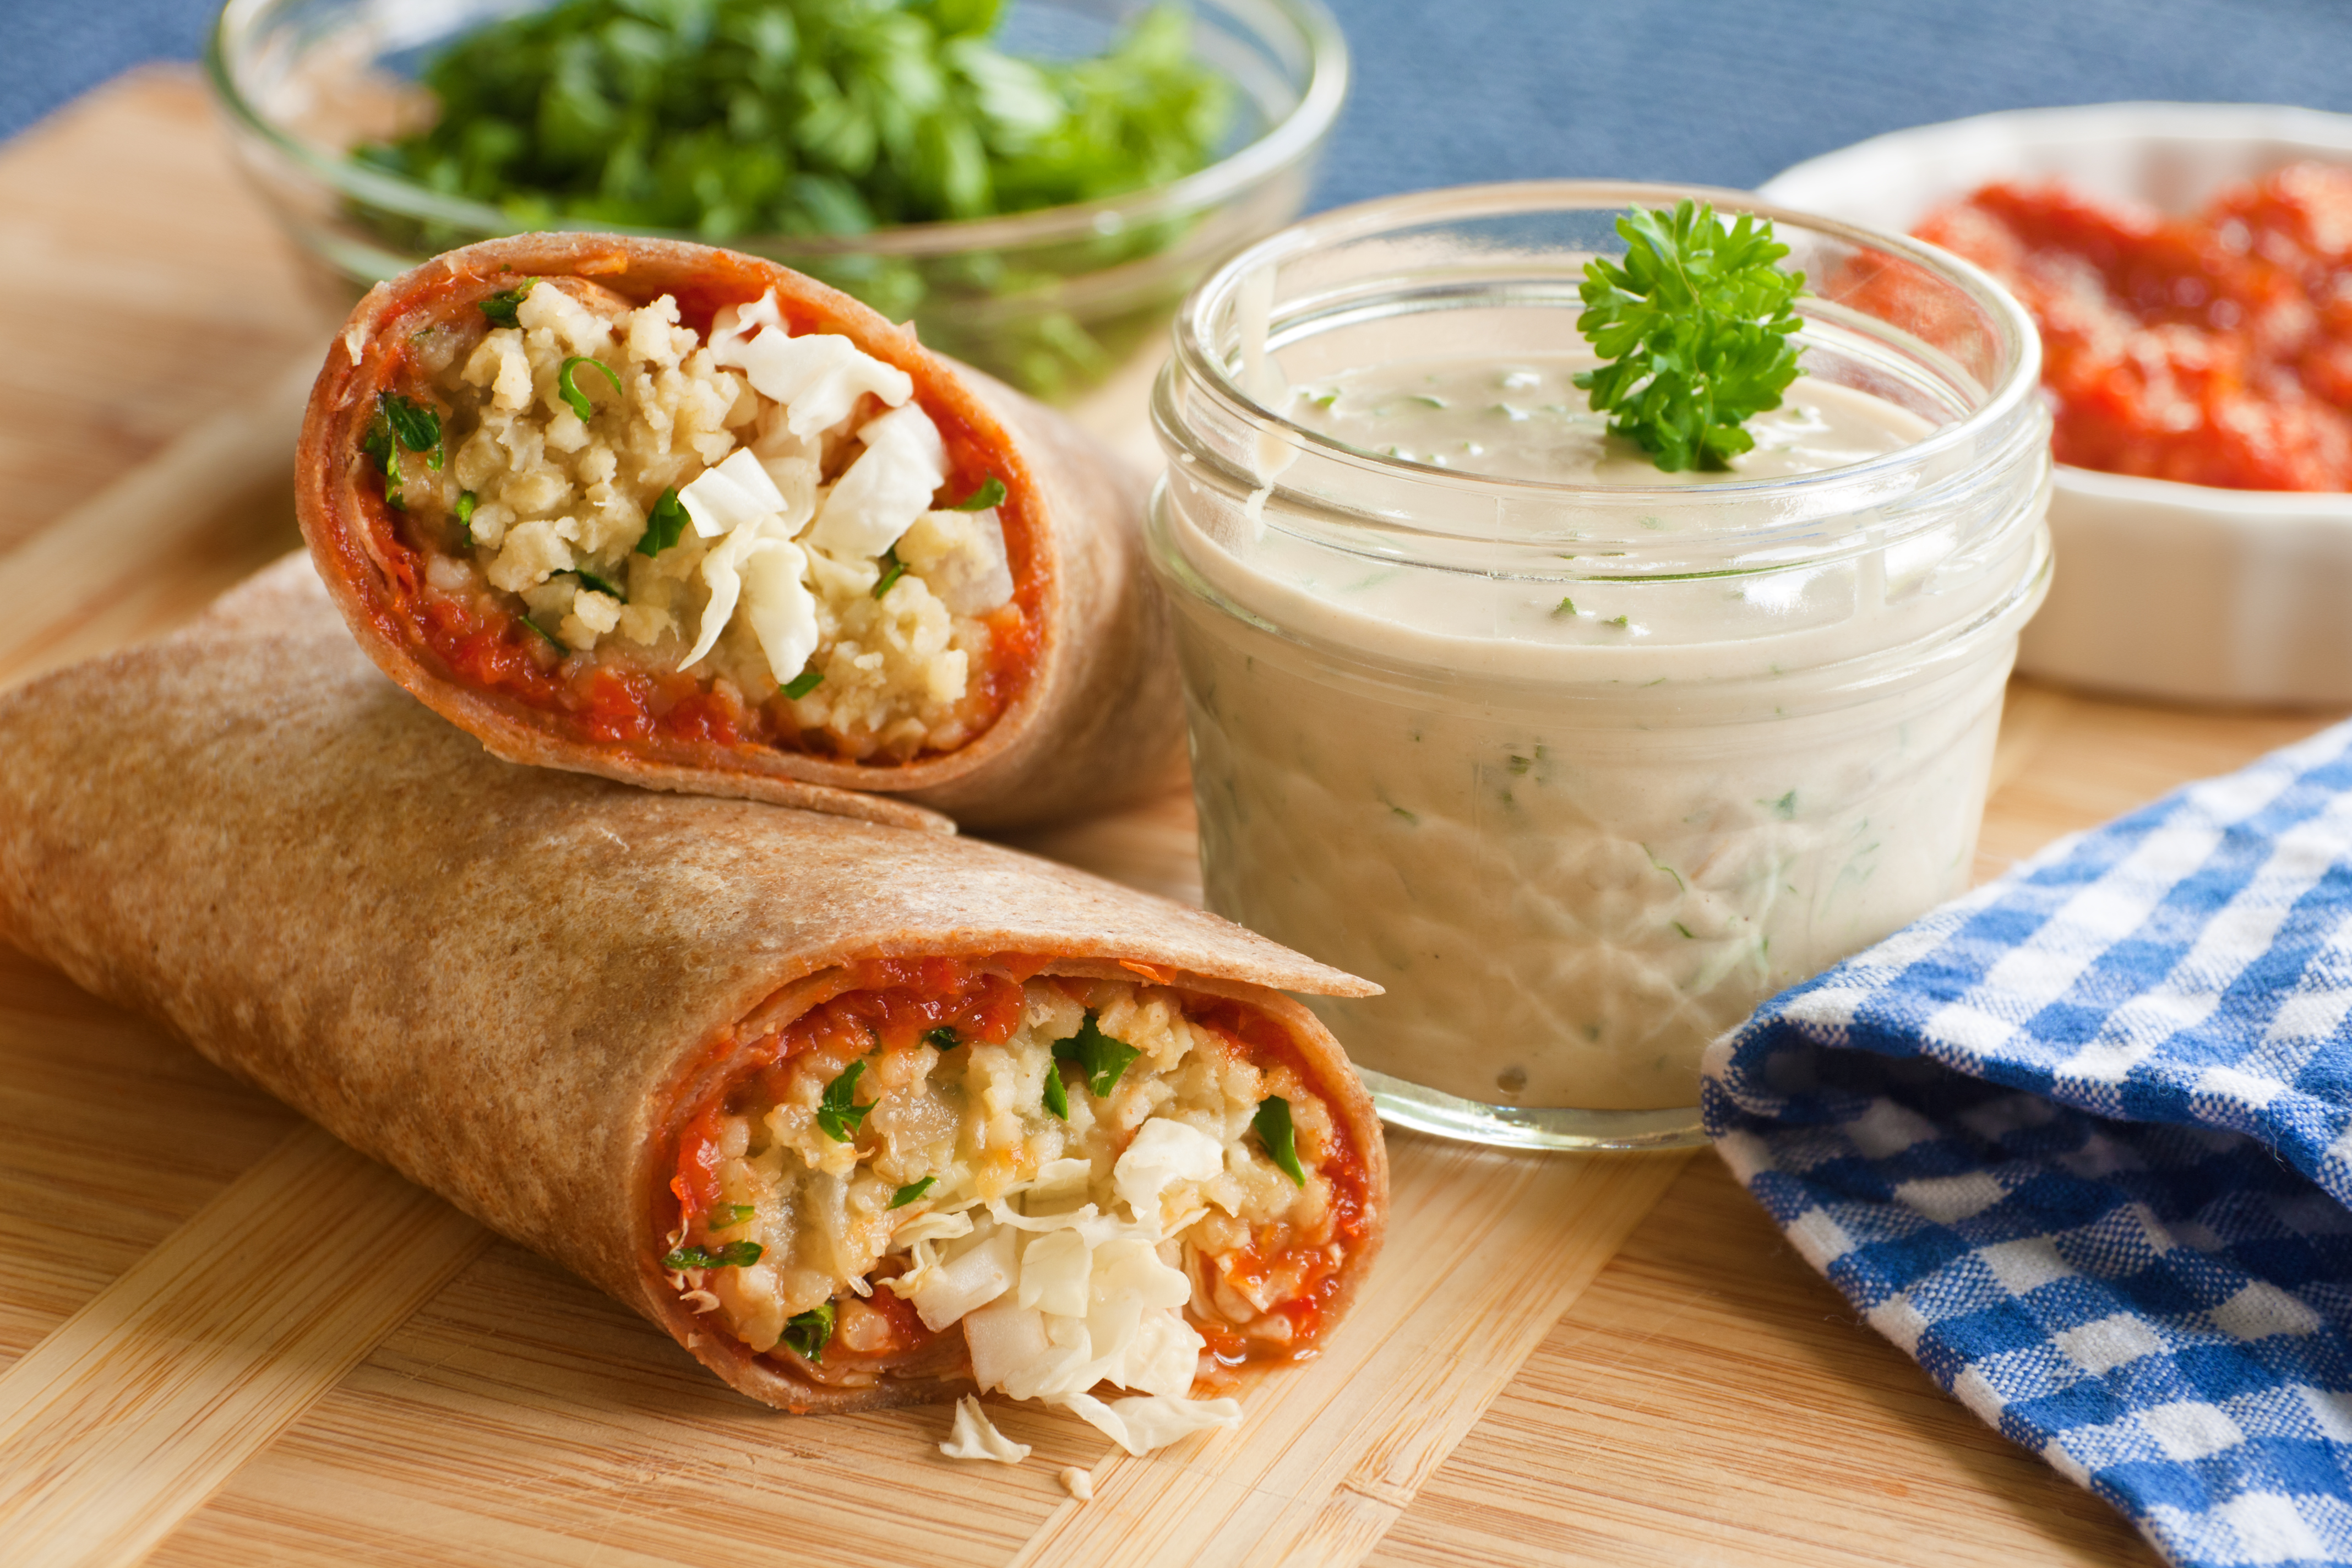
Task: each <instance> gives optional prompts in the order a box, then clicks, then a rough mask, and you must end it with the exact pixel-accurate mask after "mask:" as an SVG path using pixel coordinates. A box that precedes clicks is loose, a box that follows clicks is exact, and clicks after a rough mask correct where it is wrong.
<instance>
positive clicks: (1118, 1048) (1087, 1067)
mask: <svg viewBox="0 0 2352 1568" xmlns="http://www.w3.org/2000/svg"><path fill="white" fill-rule="evenodd" d="M1142 1054H1143V1053H1142V1052H1141V1051H1139V1050H1137V1049H1136V1048H1135V1047H1133V1046H1130V1045H1129V1044H1128V1043H1127V1042H1126V1041H1125V1040H1118V1039H1113V1038H1112V1037H1110V1036H1108V1035H1106V1034H1104V1033H1103V1032H1102V1026H1100V1025H1099V1024H1097V1022H1096V1021H1095V1015H1094V1014H1092V1013H1091V1012H1090V1013H1088V1014H1087V1020H1086V1022H1085V1023H1083V1024H1080V1025H1079V1026H1078V1032H1077V1033H1076V1034H1075V1035H1072V1036H1071V1037H1069V1038H1068V1039H1066V1040H1055V1042H1054V1059H1055V1061H1057V1062H1076V1063H1077V1064H1078V1070H1079V1071H1080V1072H1082V1073H1084V1074H1086V1078H1087V1088H1088V1089H1091V1090H1093V1091H1094V1097H1095V1098H1096V1099H1097V1100H1100V1099H1102V1098H1103V1097H1104V1096H1105V1095H1107V1094H1108V1093H1109V1092H1110V1091H1111V1089H1113V1087H1115V1086H1116V1085H1117V1084H1118V1075H1119V1074H1121V1073H1123V1072H1125V1071H1126V1070H1127V1064H1128V1063H1129V1062H1131V1061H1133V1060H1134V1059H1135V1058H1138V1057H1139V1056H1141V1055H1142Z"/></svg>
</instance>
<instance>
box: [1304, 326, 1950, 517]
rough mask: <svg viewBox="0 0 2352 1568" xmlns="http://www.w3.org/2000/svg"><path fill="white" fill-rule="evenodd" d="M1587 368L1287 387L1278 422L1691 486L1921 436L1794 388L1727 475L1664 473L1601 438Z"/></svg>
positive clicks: (1909, 427) (1443, 453)
mask: <svg viewBox="0 0 2352 1568" xmlns="http://www.w3.org/2000/svg"><path fill="white" fill-rule="evenodd" d="M1592 363H1593V362H1592V361H1591V359H1590V358H1585V357H1570V356H1569V355H1565V354H1560V355H1550V354H1545V355H1529V356H1528V357H1526V358H1524V359H1518V360H1513V361H1509V362H1507V363H1501V364H1496V363H1492V362H1485V361H1474V362H1469V363H1462V362H1454V363H1447V362H1444V361H1440V362H1436V363H1427V364H1404V365H1381V366H1376V367H1372V368H1370V369H1366V370H1359V371H1354V372H1350V373H1348V374H1342V375H1338V376H1334V377H1332V378H1331V379H1329V380H1328V381H1322V382H1318V383H1317V384H1314V385H1311V386H1300V387H1293V388H1292V389H1291V392H1290V402H1289V405H1287V406H1286V407H1285V408H1284V409H1283V410H1282V413H1283V416H1285V417H1286V418H1287V419H1288V420H1290V422H1291V423H1292V424H1294V425H1299V426H1305V427H1306V428H1307V429H1309V430H1312V431H1314V432H1315V433H1316V434H1318V435H1319V436H1328V437H1330V438H1331V439H1333V440H1335V441H1341V442H1345V443H1346V444H1347V445H1349V446H1350V447H1356V448H1358V449H1359V450H1360V451H1366V452H1376V453H1379V454H1381V456H1383V457H1390V458H1399V459H1401V460H1402V461H1405V462H1412V463H1426V464H1428V465H1430V466H1431V467H1433V468H1452V469H1454V470H1455V471H1457V472H1460V473H1469V474H1490V475H1494V476H1496V477H1498V478H1502V479H1547V480H1552V481H1555V482H1558V481H1572V482H1575V483H1579V484H1601V485H1700V484H1716V483H1721V482H1722V481H1724V480H1726V479H1778V478H1780V477H1782V476H1784V475H1788V474H1811V473H1818V472H1820V471H1821V470H1822V469H1824V468H1843V467H1844V466H1846V465H1847V464H1850V463H1859V462H1862V461H1864V460H1865V459H1867V458H1875V457H1879V456H1882V455H1884V454H1885V453H1887V452H1892V451H1894V450H1895V449H1896V448H1897V447H1903V446H1906V445H1907V444H1909V443H1910V442H1913V441H1916V440H1917V439H1918V438H1919V437H1921V436H1923V435H1925V434H1926V433H1927V426H1926V425H1925V424H1924V423H1923V422H1921V421H1920V420H1919V419H1917V418H1916V417H1915V416H1911V415H1908V414H1906V413H1904V412H1903V411H1902V410H1901V409H1898V408H1895V407H1894V406H1893V405H1889V404H1886V403H1884V402H1881V401H1880V400H1878V399H1877V398H1874V397H1868V396H1864V395H1862V394H1858V393H1855V392H1853V391H1850V390H1848V389H1847V388H1845V387H1843V386H1838V385H1835V384H1830V383H1826V382H1820V381H1816V380H1813V379H1812V378H1811V377H1802V376H1801V377H1799V378H1798V380H1797V382H1796V384H1794V385H1792V386H1790V388H1789V391H1788V393H1787V395H1785V396H1784V397H1783V398H1782V400H1781V405H1780V407H1779V408H1777V409H1773V410H1770V411H1769V412H1767V413H1763V414H1759V415H1758V416H1755V417H1754V418H1752V419H1750V420H1749V421H1748V424H1747V430H1748V436H1749V437H1751V438H1752V439H1753V440H1754V441H1755V443H1756V445H1755V447H1754V449H1752V450H1750V451H1748V452H1744V453H1742V454H1741V455H1740V456H1739V457H1738V458H1734V459H1733V460H1732V464H1731V469H1730V471H1729V472H1728V473H1725V472H1720V471H1717V472H1709V473H1702V472H1696V471H1694V470H1690V469H1685V470H1682V471H1680V472H1677V473H1665V472H1664V471H1662V470H1661V469H1659V468H1658V467H1657V465H1656V464H1654V462H1652V461H1651V459H1650V458H1649V455H1648V454H1647V453H1645V452H1643V450H1642V448H1641V447H1639V446H1638V445H1636V444H1635V443H1634V442H1633V441H1632V440H1629V439H1628V438H1626V437H1622V436H1612V435H1611V434H1609V416H1607V415H1605V414H1595V413H1594V412H1593V411H1592V410H1591V407H1589V406H1588V405H1586V402H1585V395H1584V394H1583V393H1582V392H1581V391H1580V390H1578V388H1577V387H1576V385H1575V384H1574V383H1573V381H1572V380H1571V379H1570V378H1571V377H1573V376H1574V375H1575V374H1576V373H1577V372H1579V371H1581V370H1587V369H1590V368H1591V365H1592Z"/></svg>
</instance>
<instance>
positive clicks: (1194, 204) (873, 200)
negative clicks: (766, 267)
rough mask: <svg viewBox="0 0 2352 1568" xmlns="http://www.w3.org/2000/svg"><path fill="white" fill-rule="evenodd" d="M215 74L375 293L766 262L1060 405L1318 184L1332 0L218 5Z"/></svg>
mask: <svg viewBox="0 0 2352 1568" xmlns="http://www.w3.org/2000/svg"><path fill="white" fill-rule="evenodd" d="M208 64H209V66H210V69H211V75H212V79H213V82H214V86H215V90H216V92H217V93H218V95H219V97H220V100H221V102H222V105H223V107H224V109H225V110H226V113H227V117H228V120H229V122H230V125H231V127H232V130H233V132H234V133H235V135H236V142H237V145H238V150H239V152H240V153H241V154H242V156H243V158H244V161H245V163H246V165H247V169H248V171H249V172H250V173H251V174H253V175H254V176H255V178H256V179H257V182H258V184H260V186H261V189H262V191H263V194H264V195H265V196H266V197H267V198H268V200H269V201H270V202H271V204H272V205H273V206H274V207H275V208H276V209H277V211H278V215H279V216H280V218H281V220H282V221H283V222H284V223H285V224H286V226H287V227H288V228H289V231H290V232H291V233H292V234H293V235H294V237H295V238H296V239H297V240H298V242H299V243H300V244H301V245H302V246H303V247H304V248H305V249H306V250H307V251H308V252H309V253H310V255H311V256H312V257H313V258H315V259H317V260H318V261H320V262H321V263H323V264H324V266H325V267H326V268H327V269H328V270H329V271H330V272H331V274H332V275H333V276H334V277H335V278H337V279H339V280H340V281H341V282H342V283H344V284H346V285H355V286H358V287H361V288H364V287H366V286H368V285H370V284H373V283H374V282H376V281H378V280H380V279H383V278H387V277H391V276H394V275H396V274H397V273H399V272H401V271H403V270H404V269H405V268H408V267H410V266H412V265H414V264H415V262H416V261H417V260H419V259H421V258H424V257H425V256H429V255H432V254H434V253H436V252H438V251H441V250H446V249H448V248H451V247H456V246H458V245H463V244H467V243H470V242H472V241H474V240H477V239H481V238H486V237H492V236H495V235H500V234H509V233H513V232H517V231H519V230H524V229H537V228H613V229H620V230H625V231H628V232H632V233H650V234H662V235H671V236H677V237H687V238H694V239H699V240H703V241H706V242H709V243H715V244H723V245H728V246H731V247H735V248H737V249H740V250H746V251H750V252H752V253H754V254H758V255H761V256H766V257H769V258H773V259H775V260H778V261H781V262H782V263H784V264H785V265H787V266H790V267H793V268H796V269H798V270H801V271H803V272H807V273H810V274H812V275H814V276H815V277H818V278H820V279H824V281H826V282H829V283H832V284H834V285H835V286H836V287H838V288H841V289H844V290H845V291H847V292H849V293H852V294H855V295H856V296H857V297H858V298H860V299H862V300H866V302H867V303H869V304H871V305H873V306H874V307H875V308H877V310H881V311H883V312H884V313H885V314H887V315H889V316H891V317H893V318H894V319H900V320H912V321H914V322H915V323H916V324H917V326H918V328H919V330H920V331H921V333H922V336H923V340H924V342H927V343H928V344H929V345H930V346H932V347H934V348H937V349H940V350H941V351H942V352H945V353H951V354H954V355H956V356H957V357H959V358H961V359H964V360H966V361H968V362H970V363H973V364H976V365H979V366H980V367H981V368H982V369H984V370H987V371H990V372H992V374H996V375H999V376H1001V377H1003V378H1004V379H1005V380H1007V381H1010V382H1012V383H1013V384H1015V385H1017V386H1019V387H1021V388H1023V389H1024V390H1025V391H1028V392H1031V393H1033V394H1035V395H1040V396H1044V397H1046V398H1048V399H1055V400H1067V399H1069V398H1072V397H1074V396H1076V395H1079V394H1081V393H1083V392H1085V391H1086V390H1087V389H1088V388H1090V387H1091V386H1093V385H1094V384H1097V383H1098V382H1099V381H1101V380H1102V379H1103V378H1104V377H1105V376H1107V375H1108V374H1109V373H1110V372H1111V371H1112V370H1114V369H1115V368H1117V367H1118V365H1119V364H1120V363H1123V362H1124V361H1125V360H1126V359H1127V358H1128V357H1129V353H1130V352H1131V351H1133V350H1135V349H1136V348H1138V347H1139V346H1140V345H1143V344H1145V343H1154V344H1156V342H1157V340H1158V337H1159V334H1160V331H1162V330H1163V329H1164V326H1165V323H1166V321H1167V320H1168V317H1169V315H1170V314H1171V311H1172V310H1173V309H1174V306H1175V303H1176V301H1177V300H1179V299H1181V296H1182V295H1183V293H1184V291H1185V290H1186V289H1188V288H1189V287H1190V286H1191V284H1192V282H1193V281H1194V280H1196V279H1197V278H1198V277H1199V276H1201V275H1202V273H1203V272H1204V271H1205V269H1206V268H1208V266H1210V265H1211V264H1212V263H1213V262H1214V261H1216V260H1217V259H1219V258H1222V257H1223V255H1225V254H1227V253H1229V252H1231V251H1232V250H1234V249H1235V248H1238V247H1240V246H1242V245H1244V244H1246V243H1248V242H1249V241H1251V240H1253V239H1255V238H1257V237H1261V236H1263V235H1265V234H1266V233H1269V232H1271V231H1272V230H1274V229H1275V228H1277V227H1279V226H1281V225H1282V224H1283V223H1284V222H1286V221H1287V220H1288V219H1289V218H1290V217H1291V216H1294V215H1295V214H1296V213H1297V210H1298V208H1299V206H1300V205H1301V204H1302V203H1303V200H1304V197H1305V195H1306V181H1307V166H1308V164H1309V163H1311V161H1312V159H1313V157H1314V155H1315V154H1316V153H1317V152H1318V151H1319V149H1320V147H1321V144H1322V142H1323V139H1324V137H1325V135H1326V134H1327V133H1328V130H1329V128H1330V125H1331V123H1332V121H1333V120H1334V118H1335V117H1336V115H1337V112H1338V109H1339V101H1340V99H1341V97H1342V96H1343V95H1344V92H1345V89H1346V77H1347V59H1346V49H1345V46H1344V44H1343V43H1342V42H1341V40H1340V38H1339V31H1338V28H1337V26H1336V25H1334V24H1333V23H1332V21H1331V19H1330V17H1329V16H1328V13H1326V12H1325V11H1324V10H1323V8H1322V5H1321V4H1320V0H1199V3H1198V4H1197V5H1194V6H1192V7H1190V8H1187V7H1183V6H1180V5H1175V4H1172V3H1167V0H1163V3H1162V4H1160V5H1155V6H1151V7H1150V8H1138V7H1135V6H1133V5H1121V4H1119V3H1118V0H1013V3H1012V4H1010V5H1006V4H1005V3H1004V0H555V3H554V4H541V5H522V6H518V5H515V4H514V3H513V0H454V3H452V4H449V5H441V6H433V7H422V6H408V7H399V6H383V5H370V4H367V3H366V0H230V3H229V4H228V5H227V6H226V8H225V9H224V10H223V12H222V15H221V18H220V22H219V24H218V26H216V28H215V34H214V37H213V42H212V47H211V51H210V55H209V59H208Z"/></svg>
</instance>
